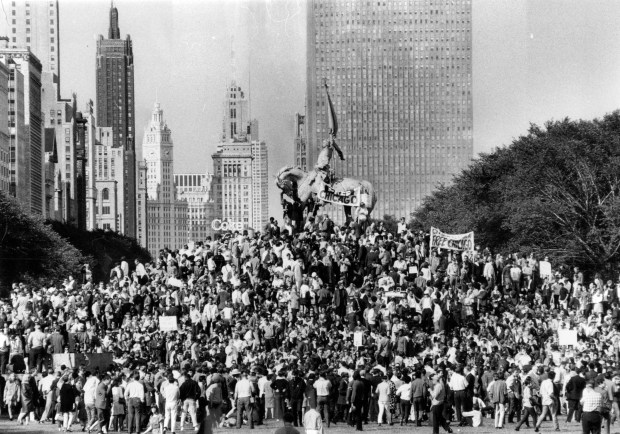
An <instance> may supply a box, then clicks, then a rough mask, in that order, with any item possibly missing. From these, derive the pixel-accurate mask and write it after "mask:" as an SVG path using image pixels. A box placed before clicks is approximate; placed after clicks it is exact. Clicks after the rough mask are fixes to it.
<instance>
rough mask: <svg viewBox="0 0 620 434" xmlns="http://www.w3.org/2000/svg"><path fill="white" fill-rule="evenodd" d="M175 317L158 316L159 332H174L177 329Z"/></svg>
mask: <svg viewBox="0 0 620 434" xmlns="http://www.w3.org/2000/svg"><path fill="white" fill-rule="evenodd" d="M177 330H178V328H177V317H176V316H160V317H159V331H160V332H175V331H177Z"/></svg>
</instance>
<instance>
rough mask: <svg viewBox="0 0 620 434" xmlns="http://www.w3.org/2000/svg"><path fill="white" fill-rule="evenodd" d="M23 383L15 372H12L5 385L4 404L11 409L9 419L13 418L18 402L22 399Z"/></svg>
mask: <svg viewBox="0 0 620 434" xmlns="http://www.w3.org/2000/svg"><path fill="white" fill-rule="evenodd" d="M20 393H21V384H20V382H19V380H18V379H17V378H16V377H15V374H13V373H11V375H9V379H8V381H7V382H6V385H5V386H4V405H6V408H7V409H8V411H9V420H13V413H15V411H16V410H17V409H16V407H17V403H18V402H19V399H20Z"/></svg>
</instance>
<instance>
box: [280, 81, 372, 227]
mask: <svg viewBox="0 0 620 434" xmlns="http://www.w3.org/2000/svg"><path fill="white" fill-rule="evenodd" d="M324 85H325V92H326V94H327V106H328V112H329V117H328V124H329V138H328V139H327V140H325V141H323V146H322V148H321V152H320V153H319V156H318V158H317V162H316V165H315V166H314V170H312V171H311V172H309V173H308V172H305V171H303V170H302V169H301V168H299V167H292V166H285V167H283V168H282V169H280V171H279V172H278V174H277V175H276V185H277V186H278V188H280V190H282V191H281V199H282V205H283V206H284V207H285V213H287V209H289V210H294V211H293V213H295V214H300V213H301V214H302V215H303V210H304V209H308V211H309V212H308V214H309V215H310V210H312V215H314V216H316V213H317V212H318V209H319V207H320V206H322V205H324V204H325V203H335V204H340V205H342V206H344V212H345V215H346V217H347V222H349V221H350V220H351V208H352V207H357V208H358V217H359V215H360V214H363V219H364V221H367V218H368V216H369V214H370V213H371V212H372V210H373V208H374V207H375V204H376V203H377V194H376V192H375V190H374V188H373V186H372V184H371V183H370V182H368V181H359V180H357V179H352V178H337V177H336V176H335V175H334V173H333V170H332V169H331V168H330V162H331V159H332V156H333V154H334V151H336V153H337V154H338V156H339V157H340V159H341V160H342V161H344V154H343V153H342V150H341V149H340V147H339V146H338V144H337V143H336V134H337V132H338V121H337V119H336V113H335V111H334V106H333V104H332V100H331V98H330V97H329V90H328V88H327V83H324ZM287 199H288V200H287ZM360 209H361V210H360ZM294 220H296V219H294Z"/></svg>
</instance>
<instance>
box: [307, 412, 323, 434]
mask: <svg viewBox="0 0 620 434" xmlns="http://www.w3.org/2000/svg"><path fill="white" fill-rule="evenodd" d="M304 428H305V429H306V434H323V420H322V419H321V413H319V412H318V411H316V406H311V407H310V409H309V410H308V411H307V412H306V414H304Z"/></svg>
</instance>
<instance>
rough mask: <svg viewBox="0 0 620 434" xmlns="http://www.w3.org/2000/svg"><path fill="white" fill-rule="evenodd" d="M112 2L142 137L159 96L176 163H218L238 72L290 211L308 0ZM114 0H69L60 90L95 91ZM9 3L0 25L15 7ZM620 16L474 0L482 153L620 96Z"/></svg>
mask: <svg viewBox="0 0 620 434" xmlns="http://www.w3.org/2000/svg"><path fill="white" fill-rule="evenodd" d="M18 1H23V0H18ZM31 1H34V0H31ZM5 3H6V2H5ZM114 4H115V6H116V7H117V8H118V11H119V27H120V32H121V37H125V35H127V34H130V35H131V38H132V40H133V44H134V58H135V67H136V77H135V80H136V83H135V92H136V107H135V110H136V143H137V144H140V143H142V135H143V132H144V127H145V126H146V124H147V122H148V119H149V117H150V114H151V110H152V107H153V103H154V101H155V99H156V98H157V99H158V100H159V102H160V103H161V106H162V108H163V109H164V111H165V114H166V121H167V123H168V126H169V127H170V129H171V130H172V133H173V136H174V142H175V172H176V173H189V172H204V171H209V172H211V171H212V161H211V154H212V153H213V152H215V149H216V146H217V143H218V141H219V138H220V134H221V128H222V116H223V113H222V110H223V102H224V94H225V88H226V85H227V83H229V82H230V81H231V80H232V79H235V80H236V81H237V83H238V84H240V85H241V87H242V88H244V89H245V90H246V91H247V92H248V93H249V95H250V99H251V116H252V117H255V118H257V119H258V120H259V132H260V137H261V139H263V140H265V141H266V143H267V145H268V149H269V172H270V189H271V190H270V193H271V194H270V215H273V216H276V217H280V216H281V210H280V206H279V202H278V200H277V194H278V193H277V191H276V189H275V188H274V187H273V183H272V179H273V175H274V174H275V173H276V172H277V170H278V169H279V168H280V167H281V166H283V165H285V164H293V140H294V114H295V112H302V113H303V112H304V104H305V80H306V77H305V59H306V52H305V38H306V28H305V17H306V11H305V8H306V3H305V1H303V0H291V1H283V0H245V1H242V0H230V1H223V0H207V1H199V0H193V1H187V0H178V1H177V0H174V1H159V0H155V1H149V2H139V1H132V0H117V1H115V2H114ZM7 6H8V5H7V4H5V7H4V11H7V12H8V10H9V8H8V7H7ZM109 8H110V2H109V1H103V0H102V1H100V0H92V1H91V0H89V1H77V0H66V1H63V0H61V1H60V4H59V10H60V72H61V93H62V96H63V97H65V98H69V97H70V95H71V92H77V95H78V105H79V107H78V108H79V109H80V110H83V109H84V107H85V104H86V102H87V101H88V100H89V99H92V100H93V101H94V99H95V37H96V36H97V35H99V34H102V35H104V36H106V35H107V32H108V22H109ZM4 11H2V12H1V13H2V16H0V34H8V30H7V23H8V22H9V21H10V19H11V17H5V16H4ZM619 17H620V2H619V1H616V0H545V1H540V0H473V105H474V152H475V154H477V153H479V152H488V151H491V150H492V149H493V148H495V147H496V146H502V145H508V144H510V142H511V141H512V140H513V139H514V138H517V137H518V136H519V135H522V134H525V133H526V132H527V128H528V126H529V124H530V122H531V123H536V124H539V125H542V124H543V123H544V122H546V121H548V120H551V119H561V118H564V117H566V116H568V117H571V118H584V119H591V118H594V117H600V116H603V115H604V114H605V113H607V112H610V111H613V110H616V109H618V108H620V54H619V53H620V26H618V25H617V24H618V18H619ZM8 36H9V37H10V34H8ZM233 52H234V56H233V55H232V53H233ZM233 59H234V60H233ZM137 147H138V148H139V147H140V146H137ZM312 164H313V162H312ZM398 217H400V216H398Z"/></svg>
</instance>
